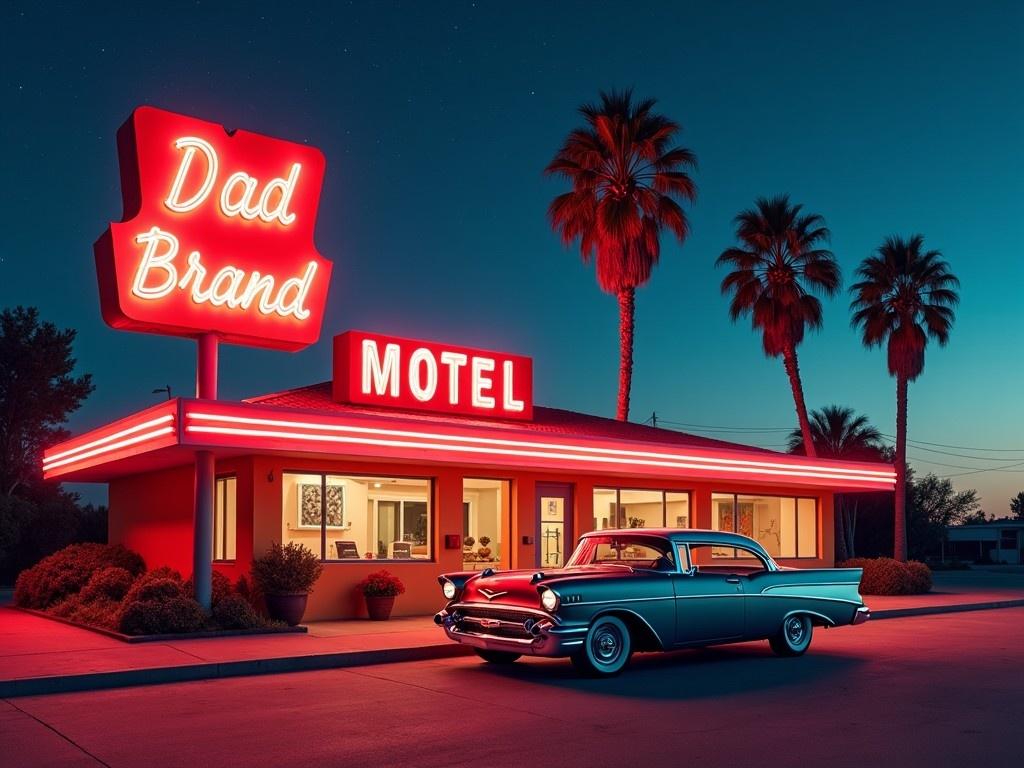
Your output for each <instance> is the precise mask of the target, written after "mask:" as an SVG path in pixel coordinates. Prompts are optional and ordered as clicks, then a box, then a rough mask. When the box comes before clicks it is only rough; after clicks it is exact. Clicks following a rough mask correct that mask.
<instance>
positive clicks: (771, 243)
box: [715, 195, 842, 456]
mask: <svg viewBox="0 0 1024 768" xmlns="http://www.w3.org/2000/svg"><path fill="white" fill-rule="evenodd" d="M802 210H803V206H802V205H798V204H791V203H790V202H789V195H779V196H777V197H772V198H763V197H762V198H759V199H758V200H757V201H756V204H755V208H752V209H749V210H746V211H743V212H742V213H740V214H739V215H737V216H736V219H735V222H736V239H737V240H738V241H739V243H740V244H739V246H738V247H733V248H728V249H726V250H725V251H723V252H722V255H721V256H719V257H718V261H717V262H715V264H716V266H728V267H732V268H733V270H732V271H731V272H730V273H729V274H728V275H726V276H725V278H724V279H723V280H722V293H723V294H728V293H732V301H731V302H730V305H729V315H730V316H731V317H732V319H733V321H736V320H738V319H739V318H740V317H741V316H743V315H748V314H749V315H750V316H751V325H752V326H753V327H754V328H755V329H756V330H760V331H761V334H762V341H763V343H764V352H765V354H766V355H768V357H779V356H781V357H782V362H783V364H784V366H785V368H786V374H787V375H788V376H789V385H790V388H791V389H792V390H793V402H794V404H795V405H796V416H797V420H798V422H799V424H800V432H801V434H802V435H803V441H804V452H805V453H806V454H807V455H808V456H814V455H815V449H814V440H813V438H812V435H811V426H810V422H809V421H808V419H807V406H806V405H805V403H804V389H803V384H802V383H801V382H800V366H799V364H798V362H797V357H796V348H797V347H798V346H799V345H800V342H801V341H803V338H804V332H805V331H806V330H807V329H808V328H810V329H812V330H817V329H818V328H820V327H821V302H820V301H819V300H818V299H817V298H816V297H815V296H812V295H811V293H810V292H811V291H815V292H819V293H823V294H824V295H826V296H834V295H835V293H836V291H838V290H839V285H840V283H841V282H842V277H841V275H840V272H839V265H838V264H837V263H836V260H835V256H833V255H832V251H829V250H827V249H825V248H823V247H822V244H823V243H826V242H828V239H829V231H828V229H827V228H826V226H825V219H823V218H822V217H821V216H819V215H818V214H816V213H808V214H805V213H801V211H802Z"/></svg>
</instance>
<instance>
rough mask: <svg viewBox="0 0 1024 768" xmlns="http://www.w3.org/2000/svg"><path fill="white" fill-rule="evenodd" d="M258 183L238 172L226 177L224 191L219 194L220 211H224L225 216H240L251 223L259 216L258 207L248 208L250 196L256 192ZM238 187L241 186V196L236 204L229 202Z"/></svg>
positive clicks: (246, 174)
mask: <svg viewBox="0 0 1024 768" xmlns="http://www.w3.org/2000/svg"><path fill="white" fill-rule="evenodd" d="M258 183H259V182H258V181H256V179H254V178H253V177H252V176H250V175H249V174H248V173H244V172H242V171H239V172H238V173H232V174H231V175H230V176H228V180H227V181H225V182H224V189H223V190H221V193H220V209H221V210H222V211H224V215H225V216H241V217H242V218H243V219H247V220H248V221H252V220H253V219H255V218H256V217H257V216H259V215H260V209H259V207H258V206H257V207H255V208H253V207H250V206H249V202H250V201H251V200H252V194H253V192H255V191H256V185H257V184H258ZM238 185H241V186H242V196H241V197H240V198H239V200H238V202H231V195H232V193H233V192H234V189H235V187H237V186H238Z"/></svg>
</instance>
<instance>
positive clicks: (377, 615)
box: [365, 595, 395, 621]
mask: <svg viewBox="0 0 1024 768" xmlns="http://www.w3.org/2000/svg"><path fill="white" fill-rule="evenodd" d="M365 597H366V612H367V613H368V614H369V615H370V618H371V619H372V620H373V621H387V620H388V619H390V618H391V609H392V608H394V607H395V598H394V596H393V595H392V596H391V597H371V596H370V595H365Z"/></svg>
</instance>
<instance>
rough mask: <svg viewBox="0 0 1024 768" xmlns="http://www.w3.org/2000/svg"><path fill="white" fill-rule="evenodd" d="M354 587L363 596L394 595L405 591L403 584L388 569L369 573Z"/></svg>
mask: <svg viewBox="0 0 1024 768" xmlns="http://www.w3.org/2000/svg"><path fill="white" fill-rule="evenodd" d="M356 588H357V589H359V590H360V591H361V592H362V593H363V595H364V596H365V597H396V596H398V595H400V594H402V593H403V592H405V584H403V583H402V580H401V579H400V578H398V577H397V576H392V575H391V574H390V573H389V572H388V571H377V572H376V573H371V574H370V575H369V576H367V577H366V578H365V579H363V580H362V581H360V582H359V583H358V584H357V585H356Z"/></svg>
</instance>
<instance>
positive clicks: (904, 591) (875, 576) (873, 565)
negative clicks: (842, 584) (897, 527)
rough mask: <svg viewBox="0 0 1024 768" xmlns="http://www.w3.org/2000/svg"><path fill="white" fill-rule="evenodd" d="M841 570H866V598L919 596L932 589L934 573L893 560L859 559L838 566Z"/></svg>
mask: <svg viewBox="0 0 1024 768" xmlns="http://www.w3.org/2000/svg"><path fill="white" fill-rule="evenodd" d="M836 566H837V567H838V568H863V569H864V575H863V576H862V577H861V580H860V591H861V594H864V595H918V594H923V593H925V592H928V591H929V590H930V589H931V588H932V572H931V570H930V569H929V568H928V566H927V565H925V564H924V563H919V562H917V561H911V562H909V563H901V562H900V561H899V560H893V559H892V558H891V557H870V558H868V557H860V558H854V559H853V560H847V561H845V562H842V563H836Z"/></svg>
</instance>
